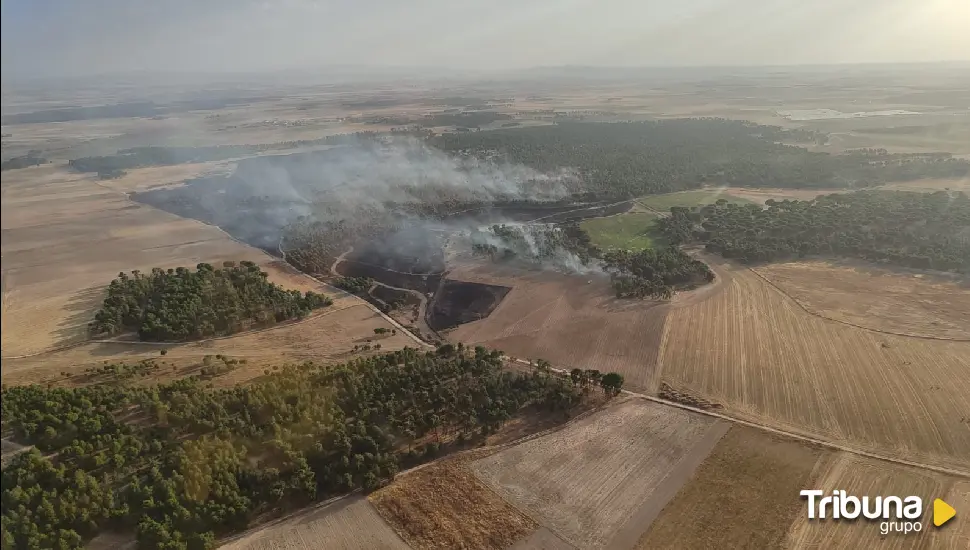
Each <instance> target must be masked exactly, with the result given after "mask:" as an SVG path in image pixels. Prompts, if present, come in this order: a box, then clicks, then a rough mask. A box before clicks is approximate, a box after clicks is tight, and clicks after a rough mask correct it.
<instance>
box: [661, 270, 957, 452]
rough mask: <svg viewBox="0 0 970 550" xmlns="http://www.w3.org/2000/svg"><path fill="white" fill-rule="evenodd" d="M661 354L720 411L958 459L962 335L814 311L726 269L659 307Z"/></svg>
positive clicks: (678, 379)
mask: <svg viewBox="0 0 970 550" xmlns="http://www.w3.org/2000/svg"><path fill="white" fill-rule="evenodd" d="M661 357H662V359H661V361H662V365H661V367H660V368H661V369H662V370H661V376H662V378H663V379H664V381H666V382H668V383H670V384H671V385H672V386H674V387H675V388H676V389H678V390H684V391H688V392H692V393H695V394H698V395H700V396H702V397H705V398H708V399H710V400H712V401H715V402H718V403H721V404H722V405H724V406H725V407H726V409H727V410H728V411H729V412H730V413H731V414H734V415H738V416H741V417H744V418H748V419H751V420H754V421H756V422H762V423H765V424H768V425H772V426H776V427H780V428H783V429H787V430H791V431H795V432H801V433H807V434H811V435H813V436H815V437H819V438H822V439H826V440H830V441H833V442H836V443H842V444H846V445H851V446H855V447H863V448H867V449H871V450H876V451H878V452H881V453H886V454H890V455H895V456H899V457H902V458H906V459H910V460H915V461H920V462H926V463H931V464H938V465H944V466H950V467H954V468H958V469H962V470H964V471H966V470H970V426H968V424H967V422H970V418H968V411H970V376H968V373H970V343H966V342H945V341H933V340H922V339H917V338H910V337H903V336H891V335H885V334H880V333H877V332H872V331H869V330H865V329H861V328H854V327H850V326H846V325H844V324H840V323H837V322H834V321H830V320H826V319H821V318H818V317H816V316H813V315H811V314H809V313H806V312H805V311H804V310H802V308H801V307H800V306H799V305H798V304H797V303H795V302H794V301H793V300H791V299H790V298H788V297H787V296H785V295H784V294H782V293H781V292H780V291H778V290H776V289H775V288H773V287H772V286H771V285H769V284H768V283H766V282H765V281H763V280H762V279H760V278H759V277H758V276H757V275H756V274H755V273H753V272H751V271H749V270H744V269H737V270H734V272H733V273H732V276H731V278H730V280H729V281H726V282H724V283H723V284H722V288H721V289H720V290H719V291H718V292H716V293H713V294H711V295H709V296H708V297H707V298H706V299H704V300H701V301H698V302H695V303H693V304H688V305H685V306H684V307H675V308H674V309H672V310H671V312H670V314H669V316H668V321H667V326H666V330H665V336H664V344H663V349H662V352H661Z"/></svg>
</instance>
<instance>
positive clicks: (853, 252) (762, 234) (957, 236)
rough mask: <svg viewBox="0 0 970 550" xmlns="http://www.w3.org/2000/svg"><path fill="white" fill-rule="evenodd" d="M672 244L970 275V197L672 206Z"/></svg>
mask: <svg viewBox="0 0 970 550" xmlns="http://www.w3.org/2000/svg"><path fill="white" fill-rule="evenodd" d="M658 223H659V224H660V227H661V230H662V231H663V232H664V233H665V235H666V236H667V238H668V239H669V240H670V241H671V242H675V243H703V244H704V245H705V246H706V248H707V250H709V251H711V252H716V253H718V254H720V255H722V256H724V257H726V258H735V259H738V260H740V261H743V262H767V261H773V260H781V259H788V258H799V257H804V256H809V255H823V256H825V255H835V256H844V257H851V258H860V259H865V260H869V261H873V262H879V263H887V264H893V265H898V266H903V267H910V268H918V269H934V270H940V271H953V272H960V273H970V197H968V196H967V194H966V193H963V192H949V191H939V192H936V193H910V192H904V191H875V190H871V191H859V192H855V193H843V194H831V195H823V196H820V197H817V198H816V199H814V200H808V201H797V200H794V201H793V200H784V201H781V202H777V201H774V200H769V201H767V204H766V206H765V207H761V206H760V205H754V204H748V205H744V206H739V205H735V204H728V203H727V202H726V201H723V200H721V201H718V203H717V204H714V205H710V206H704V207H701V208H694V209H690V208H681V207H675V208H671V215H670V217H668V218H662V219H660V220H659V221H658Z"/></svg>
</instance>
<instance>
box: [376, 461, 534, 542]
mask: <svg viewBox="0 0 970 550" xmlns="http://www.w3.org/2000/svg"><path fill="white" fill-rule="evenodd" d="M370 499H371V501H372V502H373V503H374V505H375V506H376V507H377V509H378V511H379V512H380V514H381V515H382V516H383V517H384V518H386V519H387V521H388V522H389V523H390V524H391V525H393V526H394V528H395V529H396V530H397V532H398V533H399V534H400V535H401V537H402V538H404V540H406V541H407V542H408V543H409V544H410V545H411V547H412V548H415V549H416V550H422V549H426V548H428V549H432V548H440V549H451V548H468V549H481V550H492V549H500V548H509V547H511V546H512V545H513V544H515V542H516V541H518V540H519V539H521V538H523V537H526V536H527V535H529V534H530V533H532V532H533V531H534V530H535V529H536V527H538V526H537V524H536V523H535V521H533V520H532V519H531V518H529V517H528V516H526V515H524V514H522V513H521V512H519V511H518V510H516V509H515V508H513V507H512V506H511V505H509V504H508V503H506V502H505V501H504V500H502V499H501V498H500V497H499V496H498V495H496V494H495V493H493V492H492V491H491V490H490V489H489V488H488V487H487V486H485V484H484V483H482V482H481V481H479V480H478V479H477V478H476V477H475V476H474V475H473V474H472V473H471V472H470V471H468V469H467V468H466V466H465V465H464V464H462V463H461V462H460V461H452V460H449V461H444V462H439V463H437V464H432V465H429V466H427V467H424V468H421V469H419V470H417V471H413V472H410V473H408V474H405V475H402V476H399V477H398V478H397V479H396V480H395V481H394V483H392V484H391V485H390V486H388V487H385V488H384V489H381V490H380V491H378V492H376V493H374V494H372V495H371V496H370Z"/></svg>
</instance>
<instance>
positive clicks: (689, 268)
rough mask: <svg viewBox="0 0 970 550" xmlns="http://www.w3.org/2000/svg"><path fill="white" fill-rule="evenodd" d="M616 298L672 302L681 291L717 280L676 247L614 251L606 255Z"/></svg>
mask: <svg viewBox="0 0 970 550" xmlns="http://www.w3.org/2000/svg"><path fill="white" fill-rule="evenodd" d="M602 263H603V268H604V269H605V270H606V271H607V272H608V273H609V274H610V280H611V281H612V283H613V290H614V291H615V292H616V297H617V298H646V297H648V296H650V297H654V298H662V299H669V298H670V297H672V296H673V295H674V291H675V290H676V289H679V288H691V287H694V286H697V285H701V284H706V283H710V282H713V281H714V272H713V271H711V269H710V268H709V267H707V264H705V263H704V262H702V261H700V260H696V259H694V258H692V257H690V256H689V255H688V254H686V253H685V252H684V251H683V250H681V249H680V248H678V247H676V246H670V247H667V248H647V249H644V250H639V251H631V250H611V251H609V252H606V253H605V254H603V258H602Z"/></svg>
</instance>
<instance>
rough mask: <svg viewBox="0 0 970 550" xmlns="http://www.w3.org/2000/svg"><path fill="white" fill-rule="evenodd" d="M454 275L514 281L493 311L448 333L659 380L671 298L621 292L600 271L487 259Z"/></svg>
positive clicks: (630, 381)
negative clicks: (566, 271) (575, 272)
mask: <svg viewBox="0 0 970 550" xmlns="http://www.w3.org/2000/svg"><path fill="white" fill-rule="evenodd" d="M449 277H450V278H453V279H458V280H463V281H471V282H479V283H487V284H497V285H503V286H511V287H513V288H512V290H511V291H510V292H509V293H508V295H506V296H505V298H504V299H503V300H502V303H501V304H499V306H498V307H497V308H496V309H495V311H493V312H492V314H491V315H489V316H488V317H487V318H485V319H482V320H481V321H475V322H472V323H468V324H466V325H462V326H460V327H458V328H457V329H455V330H454V331H452V332H451V333H450V334H449V335H448V339H449V340H451V341H460V342H464V343H466V344H482V345H485V346H488V347H492V348H495V349H500V350H502V351H504V352H506V353H507V354H509V355H511V356H513V357H519V358H523V359H538V358H541V359H545V360H547V361H550V362H551V363H552V364H553V365H556V366H557V367H559V368H584V369H588V368H596V369H598V370H600V371H601V372H611V371H615V372H618V373H620V374H622V375H623V376H624V377H625V378H626V387H628V388H637V389H646V388H649V387H651V386H652V384H654V379H653V374H654V368H655V364H656V360H657V351H658V346H659V343H660V335H661V332H662V327H663V324H664V319H665V317H666V315H667V306H666V305H664V304H661V303H658V302H641V301H634V300H617V299H615V298H614V297H613V293H612V291H611V289H610V285H609V281H608V280H604V279H603V277H602V276H595V275H591V276H589V277H585V276H568V275H561V274H558V273H551V272H541V271H524V270H518V269H514V268H506V267H498V266H493V265H485V266H478V267H471V266H465V267H462V268H458V269H455V270H453V271H452V272H451V273H449ZM590 281H592V282H590Z"/></svg>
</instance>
